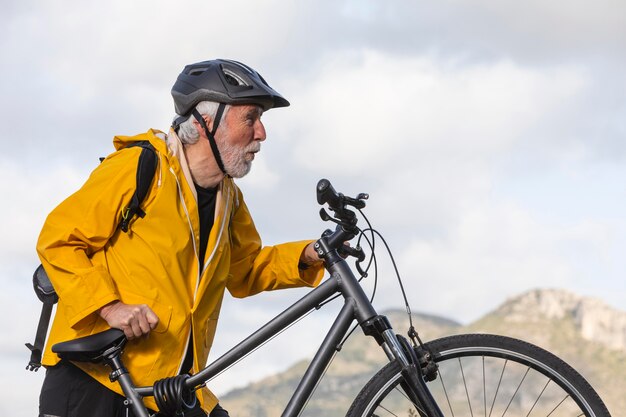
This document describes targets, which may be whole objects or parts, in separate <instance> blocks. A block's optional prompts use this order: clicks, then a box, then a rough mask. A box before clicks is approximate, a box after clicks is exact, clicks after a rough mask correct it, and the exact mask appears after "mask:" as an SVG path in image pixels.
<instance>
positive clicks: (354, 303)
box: [114, 230, 443, 417]
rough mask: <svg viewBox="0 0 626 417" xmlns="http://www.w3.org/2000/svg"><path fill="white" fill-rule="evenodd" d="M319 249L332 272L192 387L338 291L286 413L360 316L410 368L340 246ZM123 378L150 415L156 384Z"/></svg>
mask: <svg viewBox="0 0 626 417" xmlns="http://www.w3.org/2000/svg"><path fill="white" fill-rule="evenodd" d="M337 234H341V232H340V231H339V230H338V231H337V232H335V234H334V235H335V236H334V237H336V238H337V237H339V236H336V235H337ZM316 248H318V251H319V252H320V253H323V256H324V259H325V263H326V269H327V270H328V272H329V273H330V277H329V278H328V279H327V280H326V281H324V282H323V283H322V284H320V285H319V286H318V287H317V288H315V289H313V290H311V292H309V293H308V294H306V295H305V296H304V297H302V298H301V299H300V300H299V301H297V302H296V303H294V304H293V305H292V306H291V307H289V308H287V309H286V310H285V311H283V312H282V313H280V314H279V315H278V316H276V317H275V318H274V319H272V320H270V321H269V322H268V323H267V324H265V325H264V326H263V327H261V328H260V329H259V330H257V331H256V332H255V333H253V334H252V335H250V336H249V337H248V338H246V339H245V340H243V341H242V342H240V343H239V344H238V345H236V346H235V347H233V348H232V349H231V350H229V351H228V352H226V353H225V354H224V355H222V356H221V357H219V358H218V359H216V360H215V361H213V362H212V363H211V364H209V365H208V366H207V367H206V368H204V369H203V370H202V371H200V372H199V373H197V374H195V375H193V376H191V377H190V378H189V379H187V381H186V385H187V386H188V387H190V388H194V387H198V386H201V385H203V384H204V383H205V382H206V381H208V380H209V379H211V378H213V377H215V376H216V375H217V374H219V373H221V372H222V371H224V370H225V369H227V368H228V367H230V366H231V365H233V364H234V363H236V362H237V361H239V360H240V359H241V358H243V357H244V356H246V355H247V354H248V353H250V352H252V351H253V350H255V349H256V348H257V347H259V346H261V345H262V344H264V343H265V342H266V341H268V340H269V339H271V338H272V337H274V336H275V335H277V334H278V333H280V332H281V331H283V330H284V329H286V328H287V327H288V326H290V325H291V324H292V323H294V322H295V321H297V320H298V319H300V318H301V317H303V316H304V315H305V314H307V313H308V312H309V311H311V310H312V309H314V308H317V307H319V305H320V304H322V303H323V302H324V301H326V300H328V299H329V298H330V297H332V296H333V295H335V294H337V293H340V294H341V295H342V296H343V298H344V305H343V307H342V308H341V310H340V311H339V313H338V315H337V318H336V319H335V321H334V322H333V324H332V326H331V328H330V329H329V331H328V333H327V335H326V337H325V338H324V340H323V342H322V344H321V345H320V347H319V349H318V351H317V353H316V354H315V356H314V357H313V359H312V361H311V362H310V364H309V367H308V368H307V370H306V372H305V374H304V376H303V377H302V379H301V381H300V383H299V385H298V387H297V388H296V390H295V392H294V393H293V395H292V397H291V399H290V401H289V403H288V404H287V406H286V408H285V410H284V411H283V414H282V417H297V416H298V415H299V414H300V413H301V412H302V410H303V408H304V406H305V404H306V403H307V401H308V400H309V398H310V397H311V395H312V393H313V390H314V389H315V387H316V385H317V383H318V381H319V380H320V379H321V377H322V375H323V373H324V370H325V369H326V368H327V366H328V365H329V363H330V361H331V359H332V356H333V354H334V351H335V350H336V348H337V346H338V345H339V343H340V342H341V340H342V339H343V338H344V337H345V335H346V334H347V332H348V331H349V328H350V326H351V325H352V323H353V322H354V320H357V322H358V323H359V324H360V326H361V328H362V329H363V331H364V333H365V334H366V335H370V336H373V337H374V338H375V339H376V340H377V342H378V343H379V344H380V345H381V347H382V348H383V350H384V351H385V353H386V354H387V356H388V358H389V360H390V361H393V360H398V361H399V362H400V363H401V364H402V366H403V368H407V369H409V368H410V367H411V361H410V358H408V357H407V355H406V354H405V353H404V352H403V349H402V347H401V346H400V343H399V342H398V340H397V338H396V336H395V334H394V332H393V330H392V328H391V325H389V322H388V321H387V319H386V318H385V317H384V316H379V315H378V314H377V313H376V310H375V309H374V307H373V306H372V304H371V303H370V301H369V299H368V297H367V295H366V294H365V292H364V290H363V288H361V286H360V284H359V282H358V280H357V278H356V277H355V276H354V273H353V272H352V270H351V269H350V267H349V266H348V264H347V262H346V261H345V259H343V258H342V257H340V256H339V255H338V253H337V250H336V249H333V248H332V246H330V245H329V242H328V240H326V239H325V238H324V237H322V239H320V240H319V241H318V242H317V244H316ZM120 365H121V364H120ZM414 368H415V365H414V364H413V369H412V370H411V369H409V371H411V372H415V374H416V376H417V373H419V371H418V370H415V369H414ZM114 372H115V370H114ZM417 379H419V380H420V381H421V385H423V386H422V387H414V385H416V384H417V385H420V382H419V381H417V382H416V380H417ZM119 383H120V384H121V386H122V389H123V390H124V393H125V394H126V397H127V398H128V399H129V400H130V403H131V406H132V408H133V411H134V412H135V414H136V415H137V416H138V417H149V416H148V414H147V411H146V410H145V408H144V407H143V403H142V401H140V399H139V397H146V396H152V395H153V394H154V393H153V387H134V386H133V384H132V382H131V381H130V378H120V379H119ZM407 384H408V385H410V386H412V387H410V389H409V391H413V392H409V393H407V394H408V395H409V396H410V397H411V398H414V399H415V401H416V402H419V403H421V404H422V405H423V406H424V408H425V409H426V410H428V411H429V412H430V414H429V415H430V416H443V414H441V411H439V409H438V408H437V406H436V404H435V402H434V401H433V400H432V397H431V396H430V394H429V393H428V390H427V388H426V387H425V384H424V382H423V379H421V378H409V379H408V380H407Z"/></svg>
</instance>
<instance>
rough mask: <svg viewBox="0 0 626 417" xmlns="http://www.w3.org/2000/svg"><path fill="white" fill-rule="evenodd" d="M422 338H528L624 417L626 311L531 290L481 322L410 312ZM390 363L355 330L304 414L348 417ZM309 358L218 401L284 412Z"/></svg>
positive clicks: (399, 321)
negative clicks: (371, 381)
mask: <svg viewBox="0 0 626 417" xmlns="http://www.w3.org/2000/svg"><path fill="white" fill-rule="evenodd" d="M385 315H387V317H388V318H389V319H390V321H391V322H392V324H393V326H394V329H396V330H401V331H402V332H403V333H404V332H406V329H407V328H408V319H407V316H406V313H405V312H404V311H387V312H385ZM413 321H414V325H415V328H416V329H417V330H418V331H419V332H420V335H421V337H422V338H423V339H424V341H426V340H432V339H435V338H438V337H441V336H445V335H451V334H462V333H492V334H501V335H507V336H511V337H516V338H519V339H523V340H526V341H528V342H531V343H534V344H536V345H539V346H541V347H543V348H544V349H547V350H548V351H550V352H552V353H554V354H556V355H557V356H559V357H560V358H562V359H563V360H565V361H566V362H568V363H569V364H570V365H572V366H573V367H574V368H575V369H576V370H578V371H579V372H580V373H581V374H582V375H583V376H584V377H585V378H586V379H587V380H588V381H589V382H590V383H591V385H592V386H593V387H594V388H595V389H596V391H598V393H599V394H600V396H601V397H602V399H603V400H604V402H605V403H606V404H607V407H608V408H609V411H610V412H611V414H612V415H614V416H621V415H626V396H624V395H623V393H624V391H625V388H624V387H626V312H624V311H618V310H616V309H614V308H612V307H609V306H607V305H606V304H604V303H602V302H601V301H599V300H596V299H591V298H585V297H580V296H577V295H575V294H572V293H569V292H567V291H563V290H551V289H541V290H533V291H529V292H527V293H524V294H521V295H519V296H517V297H514V298H512V299H509V300H507V301H506V302H504V303H503V304H502V305H501V306H500V307H498V308H497V309H495V310H494V311H492V312H491V313H489V314H487V315H485V316H484V317H482V318H480V319H479V320H477V321H475V322H473V323H471V324H469V325H467V326H462V325H461V324H459V323H456V322H454V321H452V320H449V319H446V318H442V317H437V316H432V315H427V314H414V316H413ZM386 362H387V358H386V356H385V355H384V354H383V353H382V352H381V350H380V348H379V347H378V346H377V345H376V343H375V342H373V341H372V340H370V338H367V337H365V336H363V335H362V334H360V332H358V331H357V332H355V334H354V335H353V336H352V337H351V338H350V339H349V340H348V342H347V343H346V344H345V345H344V346H343V349H342V350H341V352H340V353H339V354H338V355H337V356H336V357H335V360H334V361H333V363H332V364H331V366H330V367H329V369H328V370H327V373H326V375H325V377H324V379H323V380H322V382H321V383H320V385H319V386H318V388H317V390H316V392H315V394H314V396H313V398H312V399H311V401H310V402H309V404H308V406H307V408H306V410H305V411H304V413H303V415H304V416H316V417H325V416H328V417H331V416H332V417H336V416H342V415H345V414H346V412H347V410H348V408H349V406H350V404H351V402H352V400H353V399H354V398H355V396H356V395H357V393H358V392H359V390H360V389H361V388H362V387H363V386H364V385H365V383H366V382H367V381H368V380H369V379H370V378H371V377H372V376H373V375H374V374H375V373H376V372H377V371H378V370H379V369H380V368H381V367H382V366H383V365H384V364H385V363H386ZM307 363H308V362H307V361H302V362H299V363H297V364H294V365H293V366H291V367H290V368H289V369H287V370H286V371H285V372H282V373H279V374H277V375H274V376H272V377H270V378H266V379H263V380H261V381H259V382H256V383H253V384H251V385H249V386H247V387H245V388H242V389H238V390H235V391H232V392H230V393H228V394H227V395H225V396H223V397H222V399H221V401H222V403H223V404H224V405H225V406H227V408H228V409H229V411H230V412H231V415H236V416H238V417H269V416H278V415H280V414H281V413H282V411H283V409H284V407H285V405H286V404H287V402H288V400H289V398H290V396H291V393H292V392H293V390H294V389H295V387H296V386H297V384H298V382H299V380H300V378H301V376H302V374H303V373H304V371H305V369H306V366H307Z"/></svg>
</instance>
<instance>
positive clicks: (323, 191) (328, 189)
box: [317, 178, 343, 208]
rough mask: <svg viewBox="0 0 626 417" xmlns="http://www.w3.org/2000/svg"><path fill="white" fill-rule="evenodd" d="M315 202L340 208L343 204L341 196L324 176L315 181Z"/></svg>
mask: <svg viewBox="0 0 626 417" xmlns="http://www.w3.org/2000/svg"><path fill="white" fill-rule="evenodd" d="M317 202H318V203H319V204H325V203H328V205H329V206H330V207H331V208H341V207H342V206H343V203H342V196H341V195H340V194H339V193H337V191H335V189H334V188H333V185H332V184H331V183H330V181H328V180H327V179H325V178H323V179H321V180H319V182H318V183H317Z"/></svg>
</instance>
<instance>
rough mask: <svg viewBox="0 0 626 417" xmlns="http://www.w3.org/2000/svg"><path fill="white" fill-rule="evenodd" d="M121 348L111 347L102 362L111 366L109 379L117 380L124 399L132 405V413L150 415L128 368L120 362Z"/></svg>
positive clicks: (143, 415) (145, 416)
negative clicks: (110, 350)
mask: <svg viewBox="0 0 626 417" xmlns="http://www.w3.org/2000/svg"><path fill="white" fill-rule="evenodd" d="M121 354H122V349H112V352H111V353H109V354H106V355H105V358H104V363H105V364H107V365H108V366H110V367H111V373H110V374H109V379H110V380H111V382H115V381H117V382H118V383H119V384H120V386H121V387H122V391H123V392H124V396H125V397H126V400H127V401H128V403H129V404H130V406H131V407H132V410H133V413H134V414H135V416H136V417H150V415H149V414H148V411H147V410H146V407H145V406H144V404H143V401H142V399H141V397H140V396H139V394H137V390H136V389H135V384H134V383H133V381H132V379H131V377H130V374H129V373H128V370H127V369H126V367H125V366H124V364H123V363H122V358H121Z"/></svg>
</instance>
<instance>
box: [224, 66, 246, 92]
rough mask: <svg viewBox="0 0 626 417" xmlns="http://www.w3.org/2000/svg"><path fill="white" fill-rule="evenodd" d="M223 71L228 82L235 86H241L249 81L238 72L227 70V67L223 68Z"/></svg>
mask: <svg viewBox="0 0 626 417" xmlns="http://www.w3.org/2000/svg"><path fill="white" fill-rule="evenodd" d="M222 71H224V78H226V82H227V83H228V84H230V85H232V86H235V87H239V86H241V85H246V86H247V85H248V83H247V82H245V81H244V80H243V79H242V78H241V77H240V76H239V75H237V74H236V73H234V72H232V71H230V70H227V69H226V68H222Z"/></svg>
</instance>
